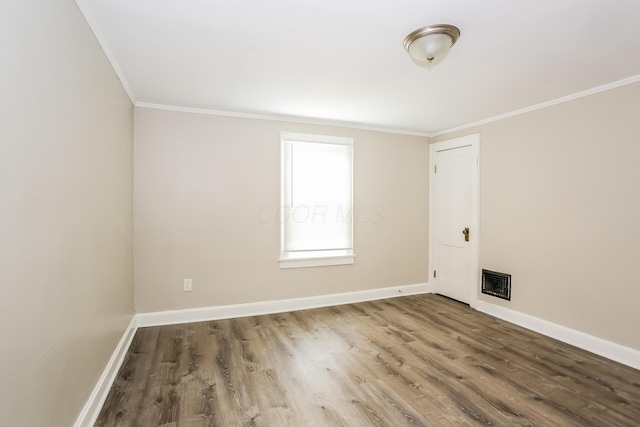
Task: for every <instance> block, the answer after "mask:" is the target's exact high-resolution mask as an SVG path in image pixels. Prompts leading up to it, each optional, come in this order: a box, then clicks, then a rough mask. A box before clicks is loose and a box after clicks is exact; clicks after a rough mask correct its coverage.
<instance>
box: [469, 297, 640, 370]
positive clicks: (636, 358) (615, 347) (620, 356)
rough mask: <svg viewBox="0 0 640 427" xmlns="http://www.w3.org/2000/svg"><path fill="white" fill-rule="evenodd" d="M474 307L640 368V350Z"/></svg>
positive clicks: (508, 312)
mask: <svg viewBox="0 0 640 427" xmlns="http://www.w3.org/2000/svg"><path fill="white" fill-rule="evenodd" d="M474 308H475V309H476V310H478V311H481V312H483V313H486V314H489V315H491V316H494V317H497V318H499V319H502V320H506V321H507V322H511V323H515V324H516V325H519V326H522V327H523V328H527V329H530V330H532V331H535V332H538V333H540V334H543V335H546V336H548V337H551V338H555V339H557V340H559V341H562V342H565V343H567V344H571V345H573V346H575V347H578V348H581V349H583V350H587V351H589V352H591V353H595V354H597V355H599V356H602V357H606V358H607V359H611V360H614V361H616V362H619V363H622V364H624V365H627V366H631V367H632V368H635V369H640V351H638V350H635V349H632V348H629V347H625V346H622V345H620V344H616V343H613V342H611V341H606V340H603V339H602V338H598V337H594V336H592V335H589V334H586V333H584V332H580V331H577V330H575V329H571V328H567V327H565V326H561V325H558V324H556V323H552V322H548V321H546V320H542V319H540V318H538V317H533V316H530V315H528V314H524V313H521V312H519V311H514V310H510V309H508V308H504V307H501V306H498V305H495V304H491V303H488V302H486V301H480V300H478V301H476V303H475V305H474Z"/></svg>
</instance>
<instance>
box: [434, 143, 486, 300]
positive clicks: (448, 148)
mask: <svg viewBox="0 0 640 427" xmlns="http://www.w3.org/2000/svg"><path fill="white" fill-rule="evenodd" d="M479 141H480V138H479V135H471V136H469V137H463V138H457V139H454V140H449V141H443V142H439V143H435V144H432V146H431V209H430V210H431V267H432V268H431V272H432V277H431V280H430V281H431V283H432V284H433V288H434V290H435V292H437V293H439V294H441V295H445V296H447V297H450V298H453V299H456V300H458V301H462V302H464V303H467V304H472V303H475V300H476V299H477V286H478V280H477V278H478V267H477V265H478V264H477V249H478V247H479V246H478V245H477V243H478V237H479V233H478V224H479V220H478V200H479V198H478V194H477V188H478V185H477V181H478V168H479V158H478V146H479ZM472 305H473V304H472Z"/></svg>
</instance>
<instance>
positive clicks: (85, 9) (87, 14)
mask: <svg viewBox="0 0 640 427" xmlns="http://www.w3.org/2000/svg"><path fill="white" fill-rule="evenodd" d="M76 5H77V6H78V8H79V9H80V13H82V14H83V15H84V19H85V20H86V21H87V24H88V25H89V28H91V31H93V34H94V35H95V37H96V39H97V40H98V44H100V47H101V48H102V50H103V52H104V54H105V55H106V56H107V59H108V60H109V62H110V63H111V66H112V67H113V70H114V71H115V73H116V75H117V76H118V78H119V79H120V83H121V84H122V87H123V88H124V90H125V92H127V95H128V96H129V99H130V100H131V103H133V104H134V105H135V104H136V97H135V95H134V94H133V90H132V89H131V86H130V85H129V82H128V81H127V79H126V78H125V77H124V73H123V72H122V69H121V68H120V65H118V61H116V57H115V56H114V55H113V53H112V52H111V49H109V45H108V44H107V40H106V39H105V37H104V36H103V35H102V31H100V27H99V26H98V21H96V18H95V17H94V16H93V14H92V13H91V8H89V6H88V5H87V2H86V1H85V0H76Z"/></svg>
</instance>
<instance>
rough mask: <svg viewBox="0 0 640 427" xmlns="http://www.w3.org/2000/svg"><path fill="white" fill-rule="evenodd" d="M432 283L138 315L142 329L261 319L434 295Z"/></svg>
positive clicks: (139, 325)
mask: <svg viewBox="0 0 640 427" xmlns="http://www.w3.org/2000/svg"><path fill="white" fill-rule="evenodd" d="M431 292H432V289H431V287H430V286H429V284H428V283H420V284H416V285H405V286H394V287H388V288H378V289H368V290H366V291H357V292H345V293H340V294H330V295H318V296H313V297H306V298H291V299H285V300H277V301H260V302H253V303H247V304H232V305H222V306H214V307H202V308H192V309H185V310H170V311H160V312H152V313H138V314H137V316H136V318H137V321H138V327H145V326H160V325H174V324H179V323H190V322H203V321H207V320H219V319H230V318H235V317H247V316H258V315H261V314H273V313H285V312H288V311H296V310H306V309H311V308H319V307H329V306H333V305H341V304H352V303H356V302H363V301H373V300H379V299H384V298H393V297H401V296H405V295H415V294H425V293H431Z"/></svg>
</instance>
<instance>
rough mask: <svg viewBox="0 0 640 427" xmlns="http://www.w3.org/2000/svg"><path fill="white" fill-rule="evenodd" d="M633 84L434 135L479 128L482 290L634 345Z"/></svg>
mask: <svg viewBox="0 0 640 427" xmlns="http://www.w3.org/2000/svg"><path fill="white" fill-rule="evenodd" d="M639 112H640V84H638V83H636V84H633V85H628V86H624V87H620V88H617V89H614V90H610V91H607V92H602V93H599V94H596V95H592V96H588V97H585V98H581V99H577V100H574V101H570V102H567V103H563V104H559V105H556V106H553V107H549V108H545V109H542V110H538V111H534V112H530V113H526V114H523V115H519V116H515V117H512V118H508V119H504V120H500V121H497V122H494V123H490V124H486V125H482V126H479V127H476V128H473V129H467V130H465V131H462V132H457V133H455V134H450V135H444V136H440V137H438V138H435V139H434V141H440V140H445V139H449V138H452V137H456V136H461V135H466V134H471V133H477V132H480V133H481V135H482V136H481V138H482V142H481V149H480V152H481V154H480V155H481V163H482V165H481V215H482V218H481V233H482V240H481V249H480V251H481V254H480V265H481V267H482V268H488V269H493V270H497V271H504V272H507V273H511V274H512V275H513V277H512V286H513V296H512V301H511V302H506V301H503V300H499V299H497V298H492V297H487V296H482V297H481V299H482V300H485V301H489V302H492V303H494V304H499V305H502V306H505V307H508V308H511V309H513V310H517V311H520V312H523V313H527V314H530V315H533V316H536V317H539V318H542V319H545V320H548V321H551V322H555V323H558V324H560V325H564V326H567V327H570V328H573V329H577V330H580V331H583V332H586V333H588V334H591V335H594V336H597V337H601V338H604V339H606V340H609V341H613V342H616V343H619V344H622V345H625V346H628V347H632V348H635V349H640V333H639V332H638V325H640V310H639V309H638V301H640V276H639V275H638V273H637V271H636V268H637V264H638V261H639V260H640V250H639V249H638V247H639V246H638V244H639V242H640V198H639V197H638V196H639V195H640V190H639V189H638V186H639V185H640V116H639Z"/></svg>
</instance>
